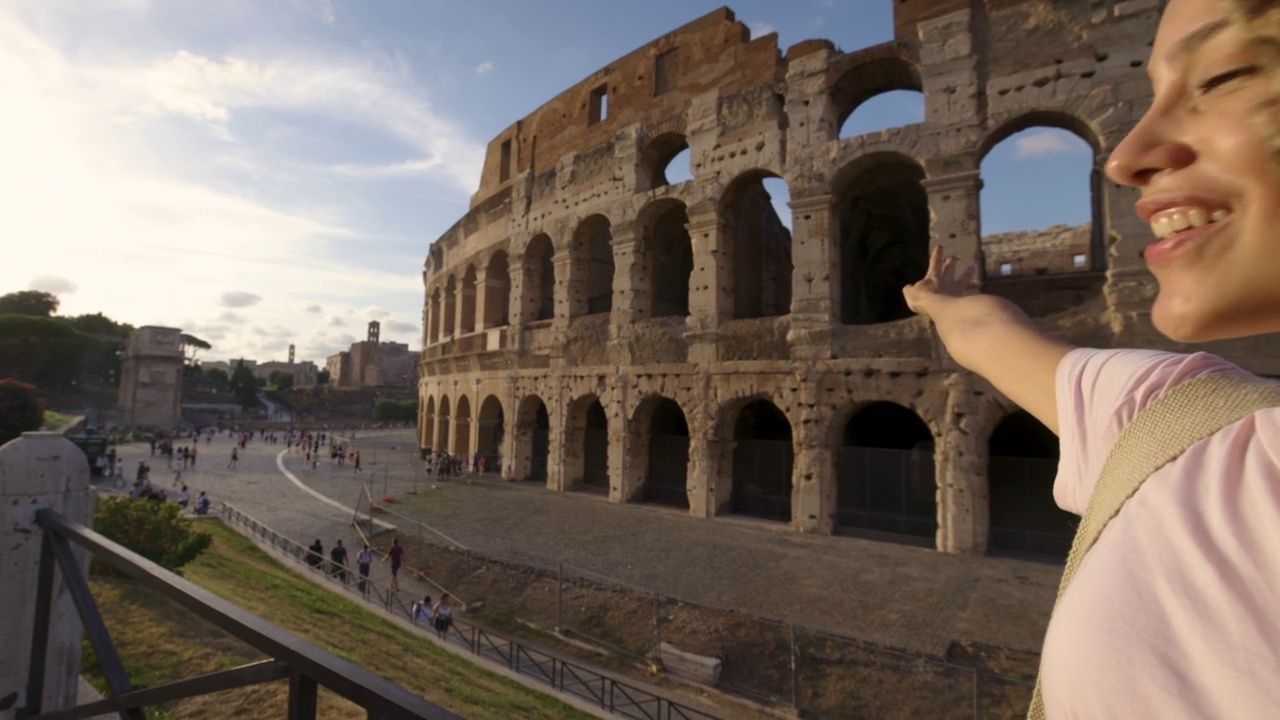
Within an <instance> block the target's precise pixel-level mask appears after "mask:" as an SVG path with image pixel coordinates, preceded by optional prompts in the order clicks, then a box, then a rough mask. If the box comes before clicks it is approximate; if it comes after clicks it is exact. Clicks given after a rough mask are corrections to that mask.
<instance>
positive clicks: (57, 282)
mask: <svg viewBox="0 0 1280 720" xmlns="http://www.w3.org/2000/svg"><path fill="white" fill-rule="evenodd" d="M27 289H28V290H43V291H44V292H47V293H53V294H54V295H70V294H72V293H74V292H75V291H77V290H79V289H80V286H78V285H76V284H75V283H73V282H71V281H70V280H68V279H66V278H64V277H58V276H57V275H41V276H40V277H38V278H36V279H34V280H32V281H31V284H30V285H27Z"/></svg>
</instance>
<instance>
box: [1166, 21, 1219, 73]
mask: <svg viewBox="0 0 1280 720" xmlns="http://www.w3.org/2000/svg"><path fill="white" fill-rule="evenodd" d="M1230 24H1231V21H1230V20H1228V19H1226V18H1222V19H1219V20H1214V21H1213V22H1209V23H1205V24H1204V25H1201V26H1200V27H1198V28H1196V29H1195V30H1192V31H1191V32H1189V33H1187V34H1186V35H1183V36H1182V38H1181V39H1179V40H1178V42H1176V43H1174V44H1173V47H1171V48H1169V51H1168V52H1167V53H1165V60H1166V61H1168V62H1170V63H1177V62H1180V61H1182V60H1183V59H1185V58H1186V57H1187V56H1188V55H1190V54H1191V53H1193V52H1195V51H1196V50H1197V49H1199V48H1200V46H1202V45H1204V44H1205V43H1206V42H1209V40H1210V39H1211V38H1212V37H1213V36H1214V35H1217V34H1218V33H1220V32H1222V31H1223V30H1224V29H1226V28H1227V26H1228V25H1230Z"/></svg>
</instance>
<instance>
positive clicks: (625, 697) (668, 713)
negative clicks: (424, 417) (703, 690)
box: [222, 489, 716, 720]
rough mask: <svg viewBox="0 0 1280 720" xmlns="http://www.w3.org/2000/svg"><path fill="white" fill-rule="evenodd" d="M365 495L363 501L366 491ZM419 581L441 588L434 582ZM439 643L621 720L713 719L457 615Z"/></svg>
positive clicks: (270, 533)
mask: <svg viewBox="0 0 1280 720" xmlns="http://www.w3.org/2000/svg"><path fill="white" fill-rule="evenodd" d="M365 492H366V495H365V497H367V489H366V491H365ZM222 517H224V518H225V519H226V520H228V521H229V522H233V523H236V524H238V525H240V526H241V527H244V528H245V529H247V530H249V531H250V532H251V533H252V534H253V535H255V536H256V537H258V538H259V539H260V540H261V541H262V542H264V543H266V544H268V545H270V546H271V547H272V548H274V549H276V550H277V551H279V552H281V553H283V554H285V555H287V556H289V557H290V558H292V559H293V560H294V561H295V562H297V563H299V564H301V565H303V566H304V567H306V568H307V569H308V570H309V571H310V572H312V573H315V574H316V575H318V576H321V577H323V578H325V579H327V580H328V581H330V582H333V583H335V584H338V585H341V586H342V587H343V589H345V590H346V591H348V592H352V593H355V594H357V595H359V596H360V597H362V598H363V599H364V600H365V602H368V603H370V604H374V605H378V606H379V607H381V608H383V609H384V610H386V611H388V612H390V613H392V614H395V615H399V616H402V617H404V618H405V619H406V620H408V621H410V622H412V612H413V608H412V600H411V598H408V596H407V595H406V594H405V593H402V592H398V591H395V590H392V589H390V588H389V587H385V586H383V585H381V584H379V583H377V582H375V581H373V580H369V579H362V578H359V577H358V576H357V575H356V573H354V572H352V571H351V570H350V569H348V568H336V567H334V566H333V565H332V564H331V563H329V562H327V561H321V562H320V563H317V564H311V563H308V562H307V557H308V556H309V555H311V552H310V550H309V549H308V548H307V547H306V546H305V545H303V544H302V543H299V542H297V541H295V540H293V539H291V538H289V537H286V536H284V535H281V534H280V533H278V532H276V531H275V530H273V529H271V528H269V527H267V526H266V525H263V524H262V523H260V522H258V521H257V520H255V519H253V518H252V517H250V516H249V515H246V514H245V513H243V512H241V511H240V510H238V509H236V508H235V507H233V506H231V505H227V504H225V503H224V504H223V505H222ZM406 569H407V568H406ZM423 579H424V581H426V582H431V583H432V584H433V585H436V587H440V588H441V589H444V588H443V586H442V585H440V584H438V583H437V582H436V581H434V580H432V579H429V578H425V577H424V578H423ZM447 592H449V593H450V594H451V595H453V596H454V597H456V598H458V599H459V601H460V602H462V599H461V597H460V596H458V595H456V594H455V593H453V592H452V591H447ZM463 604H464V605H465V604H466V603H465V602H464V603H463ZM442 639H443V640H445V642H451V643H456V644H459V645H462V646H464V647H466V648H467V649H468V650H469V651H470V652H471V653H472V654H474V655H476V656H478V657H482V658H484V659H486V660H488V661H490V662H496V663H499V664H501V665H503V666H505V667H506V668H507V669H509V670H511V671H513V672H517V673H520V674H521V675H525V676H527V677H530V678H533V679H535V680H538V681H539V682H542V683H545V684H546V685H548V686H549V687H551V688H552V689H554V690H557V691H559V692H562V693H565V694H568V695H574V696H576V697H578V698H581V699H583V700H586V701H588V702H591V703H593V704H596V705H599V706H600V707H601V708H603V709H605V710H608V711H609V712H611V713H614V714H615V715H619V716H621V717H626V718H634V719H635V720H716V716H715V715H711V714H708V713H706V712H702V711H700V710H697V709H695V708H692V707H689V706H687V705H683V704H681V703H677V702H674V701H672V700H669V699H667V698H665V697H662V696H660V695H656V694H654V693H652V692H650V691H648V690H645V689H643V688H639V687H636V686H634V685H631V684H629V683H626V682H623V681H621V680H619V679H617V678H615V677H613V676H611V675H607V674H605V673H602V672H600V671H599V670H596V669H593V668H591V667H589V666H588V665H585V664H583V663H580V662H575V661H572V660H568V659H565V658H563V657H560V656H558V655H556V654H553V653H550V652H547V651H546V650H543V649H541V648H537V647H533V646H532V645H530V644H529V643H527V642H524V641H521V640H519V639H516V638H513V637H509V636H506V635H503V634H501V633H497V632H495V631H493V630H491V629H489V628H486V627H484V626H482V625H479V624H476V623H472V622H469V621H467V620H466V619H464V618H461V617H459V616H458V615H454V616H453V622H452V624H451V625H450V626H449V628H448V630H447V631H446V633H445V634H444V635H443V636H442Z"/></svg>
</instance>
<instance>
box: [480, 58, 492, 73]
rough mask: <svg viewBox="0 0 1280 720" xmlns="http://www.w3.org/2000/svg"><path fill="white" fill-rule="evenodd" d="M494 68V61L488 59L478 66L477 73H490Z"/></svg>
mask: <svg viewBox="0 0 1280 720" xmlns="http://www.w3.org/2000/svg"><path fill="white" fill-rule="evenodd" d="M492 70H493V63H491V62H489V61H488V60H485V61H484V62H482V63H480V64H479V65H477V66H476V74H477V75H488V74H489V72H490V71H492Z"/></svg>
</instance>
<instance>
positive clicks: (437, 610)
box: [431, 593, 453, 640]
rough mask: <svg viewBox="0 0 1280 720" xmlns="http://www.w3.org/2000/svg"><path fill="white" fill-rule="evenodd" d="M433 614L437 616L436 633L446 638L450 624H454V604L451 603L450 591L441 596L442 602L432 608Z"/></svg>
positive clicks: (441, 637)
mask: <svg viewBox="0 0 1280 720" xmlns="http://www.w3.org/2000/svg"><path fill="white" fill-rule="evenodd" d="M431 614H432V616H433V617H434V618H435V628H436V635H438V636H440V639H441V640H443V639H445V635H446V634H447V633H448V632H449V626H450V625H452V624H453V605H451V604H450V603H449V593H445V594H443V595H441V596H440V602H438V603H436V606H435V607H434V608H432V610H431Z"/></svg>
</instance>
